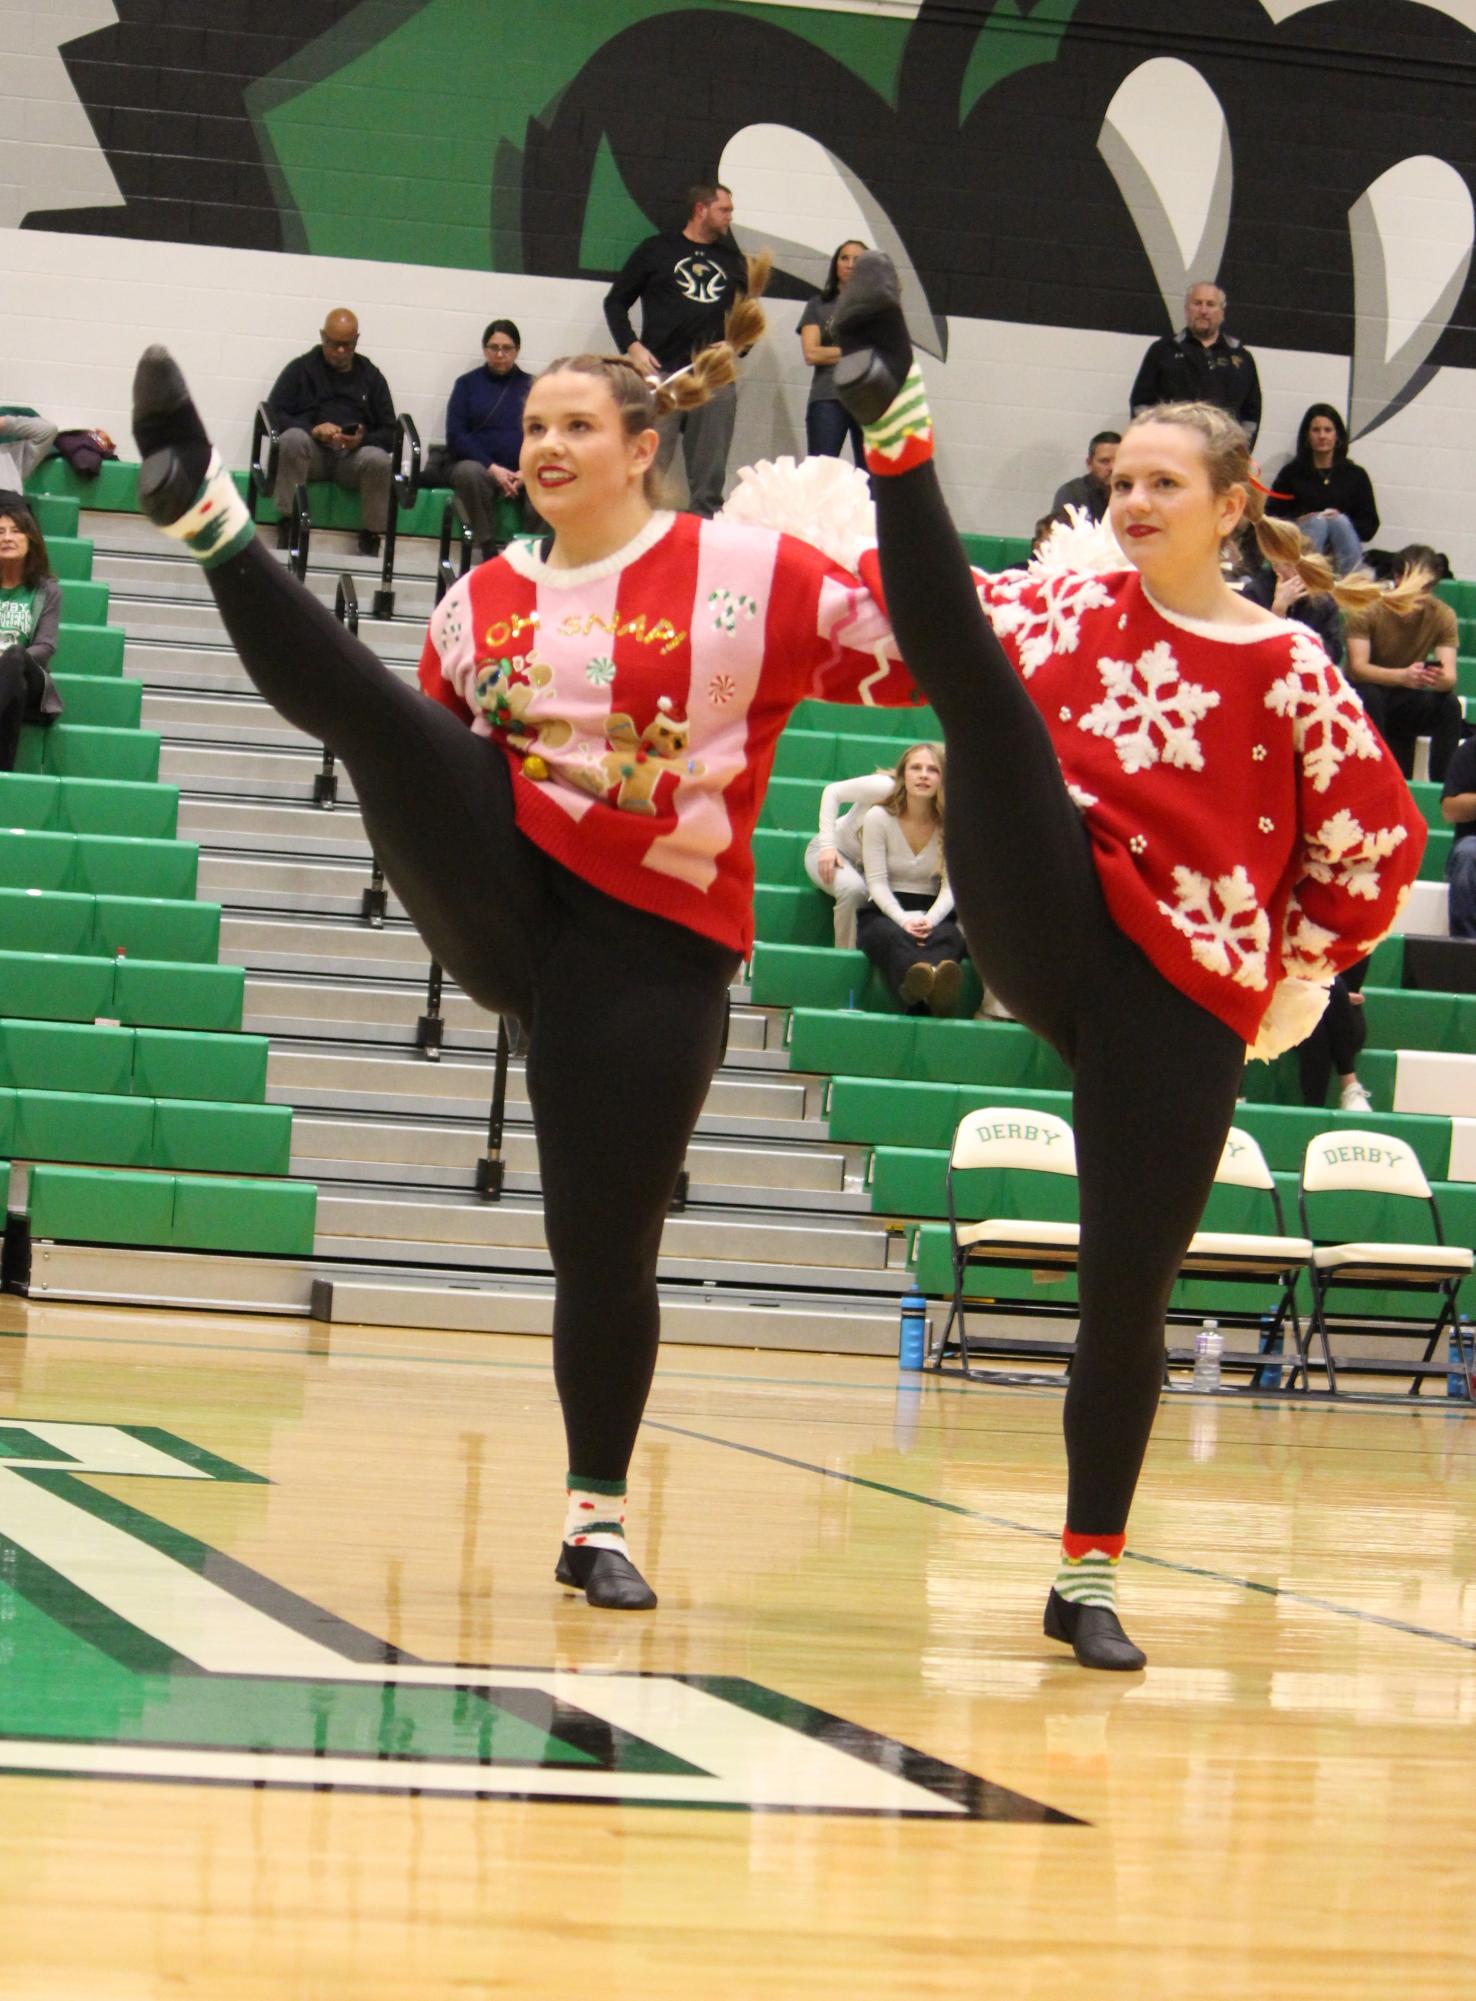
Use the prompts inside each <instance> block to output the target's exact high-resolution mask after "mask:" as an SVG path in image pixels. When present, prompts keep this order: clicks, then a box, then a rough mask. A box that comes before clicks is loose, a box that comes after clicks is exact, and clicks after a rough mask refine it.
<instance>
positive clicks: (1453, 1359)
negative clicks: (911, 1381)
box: [903, 1301, 1473, 1403]
mask: <svg viewBox="0 0 1476 2001" xmlns="http://www.w3.org/2000/svg"><path fill="white" fill-rule="evenodd" d="M906 1310H907V1309H906V1302H905V1301H904V1302H903V1311H904V1312H905V1311H906ZM1462 1350H1464V1351H1465V1358H1466V1362H1467V1364H1468V1365H1469V1363H1470V1362H1471V1360H1472V1358H1473V1343H1472V1335H1471V1323H1470V1321H1469V1320H1468V1319H1467V1318H1466V1316H1465V1315H1464V1314H1462V1315H1461V1318H1460V1320H1459V1322H1458V1323H1457V1325H1456V1331H1455V1332H1454V1334H1452V1335H1451V1337H1450V1355H1449V1360H1450V1374H1449V1375H1448V1376H1447V1377H1446V1379H1445V1394H1446V1395H1447V1396H1448V1397H1455V1398H1456V1399H1457V1401H1458V1402H1460V1403H1465V1402H1466V1401H1467V1397H1466V1372H1465V1370H1464V1369H1463V1368H1462V1367H1461V1352H1462Z"/></svg>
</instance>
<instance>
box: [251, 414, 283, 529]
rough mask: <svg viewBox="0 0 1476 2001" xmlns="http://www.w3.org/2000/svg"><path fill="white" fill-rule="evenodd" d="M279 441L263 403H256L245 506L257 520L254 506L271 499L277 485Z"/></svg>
mask: <svg viewBox="0 0 1476 2001" xmlns="http://www.w3.org/2000/svg"><path fill="white" fill-rule="evenodd" d="M279 443H280V440H279V438H278V436H277V428H276V426H275V425H274V424H273V422H272V413H271V411H270V410H269V409H268V408H267V406H266V404H265V403H258V404H257V406H256V416H255V418H254V419H253V421H252V425H251V465H250V468H249V470H248V471H247V474H246V505H247V508H248V509H249V510H250V514H251V519H252V520H253V521H254V520H255V519H256V504H257V502H258V501H259V500H261V499H263V498H265V499H267V500H270V499H271V497H272V488H273V487H274V486H275V485H276V483H277V448H278V445H279Z"/></svg>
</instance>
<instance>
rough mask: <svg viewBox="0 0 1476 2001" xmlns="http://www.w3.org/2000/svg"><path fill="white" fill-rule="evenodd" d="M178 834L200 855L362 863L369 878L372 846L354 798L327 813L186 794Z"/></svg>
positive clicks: (267, 801)
mask: <svg viewBox="0 0 1476 2001" xmlns="http://www.w3.org/2000/svg"><path fill="white" fill-rule="evenodd" d="M179 833H180V838H181V839H182V840H189V841H198V842H199V844H200V847H201V848H202V850H204V849H211V848H215V849H229V850H230V851H231V852H233V853H243V852H253V853H257V854H272V853H280V854H290V855H302V856H312V857H314V858H315V859H318V858H323V857H327V856H335V857H339V858H345V859H349V858H351V859H354V860H357V861H361V862H362V864H363V866H364V870H365V873H366V879H367V872H368V867H369V842H368V840H367V839H366V837H365V834H364V823H363V821H362V820H361V819H360V817H359V809H358V807H357V806H356V805H355V804H354V802H353V801H352V800H351V799H344V800H342V801H341V802H340V803H339V804H338V805H337V806H336V807H334V808H333V809H331V810H325V809H324V808H322V807H319V806H313V805H308V804H305V803H304V802H302V801H300V800H298V801H283V800H273V799H240V798H231V797H229V796H226V797H222V796H220V795H217V794H214V793H200V792H194V793H186V794H184V795H183V796H182V797H181V799H180V805H179Z"/></svg>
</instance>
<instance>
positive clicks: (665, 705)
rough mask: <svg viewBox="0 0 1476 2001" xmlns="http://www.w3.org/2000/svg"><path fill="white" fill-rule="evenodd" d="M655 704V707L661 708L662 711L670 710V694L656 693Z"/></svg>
mask: <svg viewBox="0 0 1476 2001" xmlns="http://www.w3.org/2000/svg"><path fill="white" fill-rule="evenodd" d="M656 706H657V708H658V709H661V710H663V711H669V710H670V708H671V706H672V703H671V696H670V695H658V696H657V697H656Z"/></svg>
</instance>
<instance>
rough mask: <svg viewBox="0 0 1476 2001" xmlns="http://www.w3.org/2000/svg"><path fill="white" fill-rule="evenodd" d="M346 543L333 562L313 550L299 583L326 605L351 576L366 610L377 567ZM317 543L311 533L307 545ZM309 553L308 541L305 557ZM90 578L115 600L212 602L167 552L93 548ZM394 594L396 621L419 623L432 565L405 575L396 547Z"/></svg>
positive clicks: (427, 606)
mask: <svg viewBox="0 0 1476 2001" xmlns="http://www.w3.org/2000/svg"><path fill="white" fill-rule="evenodd" d="M347 541H348V546H347V548H346V549H345V550H344V551H343V553H342V556H341V558H340V560H338V561H337V562H335V563H329V562H325V561H324V560H323V558H324V556H325V555H326V554H327V552H326V551H325V550H323V549H322V547H321V544H319V546H318V549H317V551H316V553H317V557H318V560H317V561H311V560H310V561H309V564H308V573H307V576H306V577H305V578H304V579H303V581H304V583H305V584H306V585H307V587H308V589H309V590H310V591H311V592H312V593H313V595H314V597H318V598H322V599H323V600H324V601H325V602H326V603H328V604H332V602H333V598H334V594H335V592H336V590H337V588H338V579H339V577H340V576H341V575H343V574H344V573H345V572H347V573H348V574H349V575H351V576H352V577H353V580H354V588H355V591H356V592H357V595H358V599H359V602H360V604H361V605H362V606H363V607H364V609H365V611H368V610H369V608H370V607H371V605H372V604H373V601H374V593H375V591H376V590H377V589H378V588H379V587H380V581H381V580H380V566H379V564H378V563H377V562H376V561H374V560H373V559H372V558H369V557H365V556H361V555H359V554H358V553H357V551H356V549H355V547H354V541H353V538H352V537H349V538H347ZM317 542H318V538H317V536H316V534H315V535H314V536H313V537H312V543H317ZM267 546H268V548H269V549H271V552H272V554H273V555H274V557H276V559H277V560H278V561H279V562H281V563H283V564H284V565H285V563H286V560H287V558H286V555H285V553H283V552H281V551H279V550H277V549H276V548H275V546H274V538H267ZM313 553H315V552H314V550H313V548H312V544H311V543H310V547H309V554H310V557H311V556H312V554H313ZM92 574H93V576H94V577H95V578H96V580H97V581H98V582H99V583H104V584H108V585H109V586H110V587H111V589H112V591H113V593H114V595H115V596H117V595H122V596H126V597H141V596H142V597H150V598H155V597H168V598H170V599H173V600H174V601H176V602H178V603H182V604H211V603H213V600H212V599H211V596H210V581H209V579H208V578H207V576H206V575H205V572H204V571H203V570H202V569H201V568H200V566H199V564H198V563H196V562H195V561H194V559H193V557H189V556H185V557H179V556H176V555H174V554H173V553H172V552H171V551H169V550H168V549H166V550H165V551H164V553H162V554H153V553H150V552H147V551H144V550H108V549H95V552H94V555H93V563H92ZM394 594H395V615H396V617H402V618H407V619H417V620H419V621H420V623H421V624H422V625H423V624H424V622H425V620H426V619H427V618H429V617H430V614H431V610H432V608H433V606H434V604H435V578H434V574H433V566H432V570H431V571H430V572H426V573H422V574H419V575H417V574H415V573H413V572H410V571H407V570H405V569H404V568H403V567H402V566H401V564H400V561H399V551H398V549H397V550H396V563H395V582H394Z"/></svg>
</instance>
